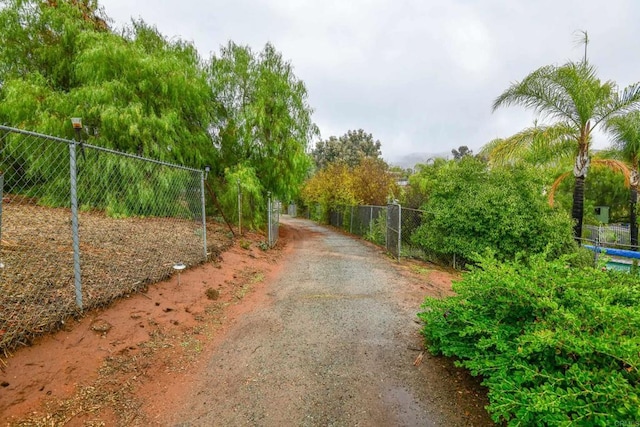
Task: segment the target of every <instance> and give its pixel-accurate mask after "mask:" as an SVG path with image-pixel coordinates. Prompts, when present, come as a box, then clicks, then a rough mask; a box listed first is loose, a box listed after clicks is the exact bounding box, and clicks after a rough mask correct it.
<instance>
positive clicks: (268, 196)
mask: <svg viewBox="0 0 640 427" xmlns="http://www.w3.org/2000/svg"><path fill="white" fill-rule="evenodd" d="M267 239H268V240H269V247H271V193H268V194H267Z"/></svg>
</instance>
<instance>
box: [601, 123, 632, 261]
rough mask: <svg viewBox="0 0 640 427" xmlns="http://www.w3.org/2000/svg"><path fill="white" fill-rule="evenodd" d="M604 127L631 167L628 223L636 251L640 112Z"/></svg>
mask: <svg viewBox="0 0 640 427" xmlns="http://www.w3.org/2000/svg"><path fill="white" fill-rule="evenodd" d="M605 127H606V129H607V130H608V131H609V133H610V134H611V136H612V138H613V145H614V147H615V148H616V149H617V150H619V152H620V153H621V155H622V158H623V159H624V160H625V161H627V162H628V163H629V164H630V165H631V179H630V190H629V215H630V218H629V223H630V231H631V246H632V247H633V249H634V250H638V221H637V217H636V203H637V202H638V184H640V171H639V170H638V163H639V162H640V111H632V112H630V113H628V114H625V115H624V116H618V117H612V118H611V119H609V120H608V121H607V123H606V124H605Z"/></svg>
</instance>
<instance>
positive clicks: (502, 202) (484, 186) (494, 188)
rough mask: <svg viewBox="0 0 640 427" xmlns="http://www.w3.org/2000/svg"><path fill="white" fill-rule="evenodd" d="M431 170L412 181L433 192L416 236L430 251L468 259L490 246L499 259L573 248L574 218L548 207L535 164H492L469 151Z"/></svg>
mask: <svg viewBox="0 0 640 427" xmlns="http://www.w3.org/2000/svg"><path fill="white" fill-rule="evenodd" d="M429 171H430V172H431V173H430V174H429V175H428V176H427V177H423V178H422V179H418V178H415V181H412V182H417V183H418V184H419V185H422V186H423V187H424V189H425V191H426V192H427V193H428V198H427V200H426V202H425V203H424V205H423V206H422V209H423V210H425V211H426V214H425V217H424V221H423V225H421V226H420V228H418V230H417V231H416V233H415V234H414V236H413V237H412V238H413V239H414V241H415V243H417V244H418V245H420V246H422V247H423V248H424V249H425V250H426V251H427V252H429V253H432V254H435V255H437V256H442V257H452V256H457V257H458V259H460V260H463V259H464V260H467V261H469V260H472V259H474V256H475V254H476V253H482V252H483V251H484V250H485V249H486V248H489V249H490V250H491V251H493V252H494V253H496V256H498V257H499V258H500V259H514V258H515V257H516V255H517V254H518V253H526V254H533V253H539V252H543V251H544V250H546V249H547V247H548V246H550V247H551V248H550V251H551V252H550V254H551V255H552V256H555V255H558V254H560V253H563V252H566V251H570V250H571V249H572V241H571V222H570V218H569V217H568V216H567V215H566V214H565V213H564V212H562V211H557V210H553V209H552V208H551V207H550V206H549V204H548V203H547V200H546V197H545V196H544V195H543V190H544V188H545V186H544V179H543V178H544V177H543V176H541V174H540V173H539V171H537V170H535V169H534V168H531V167H525V166H515V167H494V168H489V166H488V165H487V164H486V163H484V162H482V161H481V160H479V159H476V158H474V157H470V156H467V157H464V158H463V159H461V160H459V161H448V162H444V163H442V162H441V163H439V164H438V165H434V166H431V167H429ZM416 175H419V173H418V174H416ZM412 178H413V177H412Z"/></svg>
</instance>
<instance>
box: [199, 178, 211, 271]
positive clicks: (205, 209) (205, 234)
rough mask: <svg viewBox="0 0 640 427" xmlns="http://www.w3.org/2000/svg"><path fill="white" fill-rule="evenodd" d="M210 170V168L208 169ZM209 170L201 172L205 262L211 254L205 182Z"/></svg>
mask: <svg viewBox="0 0 640 427" xmlns="http://www.w3.org/2000/svg"><path fill="white" fill-rule="evenodd" d="M207 169H208V168H207ZM207 172H208V170H205V171H203V172H201V175H200V178H201V179H200V203H201V204H202V242H203V245H204V261H205V262H207V260H208V259H209V253H208V251H207V206H206V202H205V199H204V182H205V180H206V179H207V177H206V175H207Z"/></svg>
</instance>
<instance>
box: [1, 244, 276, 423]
mask: <svg viewBox="0 0 640 427" xmlns="http://www.w3.org/2000/svg"><path fill="white" fill-rule="evenodd" d="M223 234H224V233H223ZM227 241H228V238H227V237H226V236H225V242H227ZM263 241H264V236H263V235H261V234H255V233H246V234H245V235H244V236H242V237H239V238H238V239H236V241H235V242H233V243H232V244H231V245H230V246H228V247H227V248H226V251H224V252H223V253H222V254H221V255H218V256H217V257H215V258H214V259H212V260H210V261H209V262H206V263H204V264H202V265H199V266H197V267H193V268H189V269H187V270H185V271H184V272H183V273H182V274H181V283H180V285H178V283H177V277H176V275H175V273H174V275H173V277H170V278H168V279H167V280H165V281H162V282H159V283H156V284H153V285H150V286H148V287H147V288H145V289H143V290H142V291H141V292H140V293H136V294H133V293H132V294H128V295H126V296H125V297H124V298H122V299H119V300H117V301H115V302H113V303H112V304H111V305H110V306H109V307H108V308H106V309H105V308H98V309H94V310H88V311H85V312H84V313H83V315H82V316H81V317H79V318H76V319H73V318H72V319H69V320H68V321H67V322H66V323H65V324H64V325H62V329H61V330H59V331H58V332H56V333H55V334H47V335H41V336H39V337H36V338H35V339H34V340H33V343H32V345H31V346H28V347H21V348H18V349H17V350H16V351H15V352H14V354H12V355H11V356H10V357H8V358H6V359H5V361H4V363H5V365H4V366H0V368H1V369H0V425H10V426H51V425H68V426H105V425H134V426H135V425H140V426H148V425H161V423H159V422H158V421H157V420H156V419H155V415H156V414H161V413H164V412H166V411H167V410H168V408H169V407H170V405H171V404H172V402H175V401H177V400H178V399H177V398H178V397H179V396H180V395H182V394H183V393H184V389H185V388H186V387H188V385H189V383H190V380H189V378H190V376H191V375H197V374H198V372H199V368H197V367H194V366H197V365H198V364H202V363H203V358H202V357H200V356H202V352H203V351H204V349H205V348H207V347H211V346H212V345H213V344H215V342H216V340H217V339H219V337H221V336H222V335H223V331H224V330H225V328H227V327H228V326H229V325H230V324H231V323H232V319H234V318H235V317H237V316H240V315H241V314H242V313H243V312H246V311H248V310H251V307H252V306H253V305H254V304H256V303H257V302H258V301H256V300H255V297H251V298H249V296H250V295H252V294H253V290H254V289H255V288H257V287H259V286H261V284H262V283H263V281H264V280H266V279H267V278H268V277H269V275H270V274H271V272H272V271H273V273H274V274H275V271H276V268H277V265H276V260H277V259H278V258H279V256H280V254H281V251H282V249H281V247H280V246H277V247H276V248H275V249H273V250H269V251H267V252H265V251H263V250H262V249H260V246H261V243H262V242H263ZM225 244H226V243H225ZM200 369H201V368H200Z"/></svg>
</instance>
